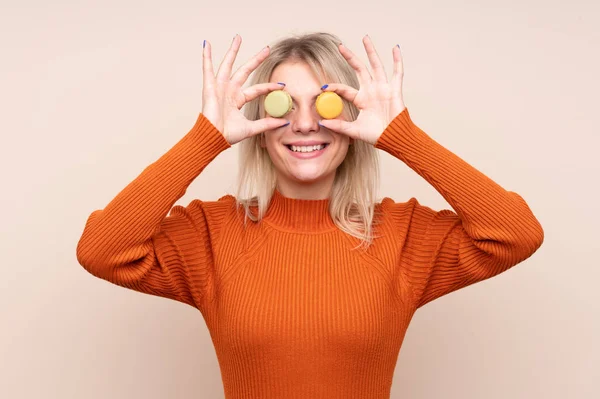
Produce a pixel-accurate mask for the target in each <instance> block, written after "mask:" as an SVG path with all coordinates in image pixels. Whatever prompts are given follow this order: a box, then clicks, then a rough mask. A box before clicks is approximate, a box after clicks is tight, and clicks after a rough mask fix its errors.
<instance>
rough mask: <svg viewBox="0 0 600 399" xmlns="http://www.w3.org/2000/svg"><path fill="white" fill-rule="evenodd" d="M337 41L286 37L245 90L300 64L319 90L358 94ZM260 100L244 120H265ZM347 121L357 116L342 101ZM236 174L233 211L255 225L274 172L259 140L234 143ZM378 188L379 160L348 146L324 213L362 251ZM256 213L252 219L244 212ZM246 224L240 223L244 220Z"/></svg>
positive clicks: (248, 107)
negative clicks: (333, 86) (342, 88)
mask: <svg viewBox="0 0 600 399" xmlns="http://www.w3.org/2000/svg"><path fill="white" fill-rule="evenodd" d="M339 43H340V40H339V38H338V37H337V36H335V35H333V34H330V33H325V32H314V33H307V34H302V35H294V36H289V37H287V38H284V39H281V40H279V41H277V42H276V43H275V44H273V45H271V50H270V54H269V56H268V57H267V58H266V59H265V60H264V61H263V62H262V63H261V64H260V65H259V66H258V68H257V69H256V70H255V71H254V72H253V75H252V76H251V77H250V80H249V82H248V83H249V85H254V84H257V83H266V82H269V81H270V79H271V74H272V73H273V70H274V69H275V68H276V67H277V66H278V65H280V64H281V63H283V62H285V61H290V60H294V61H296V60H299V61H304V62H306V63H307V64H308V65H309V66H310V67H311V69H312V71H313V72H314V73H315V75H316V76H317V77H318V78H319V79H320V82H321V84H325V83H332V82H338V83H343V84H346V85H349V86H352V87H354V88H356V89H358V88H359V83H358V79H357V77H356V72H355V71H354V70H353V69H352V67H351V66H350V65H349V64H348V62H347V61H346V59H345V58H344V57H343V56H342V55H341V54H340V52H339V50H338V44H339ZM264 97H265V96H264V95H263V96H260V97H258V98H257V99H255V100H253V101H250V102H248V103H247V104H245V106H244V107H245V108H244V110H243V112H244V115H245V116H246V118H248V119H249V120H257V119H260V118H263V117H265V115H266V113H265V110H264V106H263V102H264ZM344 112H346V114H345V115H346V117H347V120H349V121H353V120H355V119H356V117H357V116H358V112H359V111H358V109H357V108H356V106H354V105H353V104H352V103H350V102H348V101H346V100H344ZM239 144H240V145H239V172H238V182H237V194H236V200H237V205H238V207H239V206H243V207H244V209H245V214H246V217H247V218H249V219H251V220H253V221H255V222H256V221H260V219H262V218H263V216H264V215H265V213H266V212H267V209H268V206H269V203H270V200H271V197H272V195H273V191H274V189H275V187H276V171H275V167H274V165H273V162H272V161H271V158H270V156H269V154H268V152H267V150H266V148H263V147H261V142H260V135H255V136H252V137H249V138H247V139H245V140H243V141H241V142H240V143H239ZM378 187H379V157H378V154H377V150H376V149H375V148H374V147H373V146H372V145H371V144H369V143H366V142H364V141H361V140H354V143H353V144H352V145H350V146H349V147H348V153H347V154H346V157H345V159H344V161H343V162H342V163H341V164H340V166H339V167H338V168H337V170H336V175H335V179H334V183H333V187H332V190H331V193H330V201H329V212H330V215H331V218H332V219H333V221H334V223H335V224H336V226H338V227H339V228H340V230H342V231H344V232H346V233H348V234H350V235H352V236H354V237H356V238H359V239H360V240H361V243H360V245H361V246H366V247H368V246H369V245H370V244H371V243H372V240H373V238H374V234H373V225H374V219H375V203H376V194H377V193H376V191H377V189H378ZM256 206H257V207H258V213H257V215H254V214H253V212H252V210H251V209H250V207H256ZM245 219H246V218H245Z"/></svg>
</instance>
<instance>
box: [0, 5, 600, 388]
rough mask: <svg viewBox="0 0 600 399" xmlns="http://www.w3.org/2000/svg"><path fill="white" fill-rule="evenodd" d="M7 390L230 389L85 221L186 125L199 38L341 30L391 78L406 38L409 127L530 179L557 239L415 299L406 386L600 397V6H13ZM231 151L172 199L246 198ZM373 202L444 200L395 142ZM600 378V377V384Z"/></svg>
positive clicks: (6, 52) (504, 174)
mask: <svg viewBox="0 0 600 399" xmlns="http://www.w3.org/2000/svg"><path fill="white" fill-rule="evenodd" d="M1 4H2V6H1V10H0V29H1V30H2V35H1V36H0V41H1V49H2V62H1V65H0V68H1V73H0V83H1V86H0V87H1V88H2V89H1V93H2V99H1V101H2V103H1V104H0V106H1V109H2V128H1V130H0V131H1V132H2V157H1V158H0V162H1V163H2V164H1V168H0V170H1V173H2V182H3V189H2V195H1V196H0V201H1V205H2V209H3V211H4V214H5V216H4V218H3V221H2V227H1V234H2V236H1V240H0V242H1V243H2V244H1V245H2V253H3V254H4V259H3V262H2V270H3V273H2V277H1V278H0V295H2V297H1V298H0V310H1V312H2V314H1V320H2V327H1V328H0V338H1V342H2V344H1V346H0V359H1V361H0V397H2V398H42V397H43V398H146V399H149V398H222V397H223V394H222V382H221V379H220V373H219V368H218V363H217V360H216V356H215V352H214V349H213V346H212V343H211V341H210V337H209V334H208V331H207V329H206V325H205V323H204V321H203V319H202V317H201V314H200V313H198V312H197V311H195V310H194V309H192V308H191V307H188V306H185V305H182V304H179V303H177V302H174V301H169V300H165V299H162V298H157V297H152V296H149V295H142V294H139V293H136V292H133V291H128V290H125V289H122V288H119V287H117V286H113V285H111V284H109V283H106V282H103V281H101V280H98V279H96V278H94V277H93V276H91V275H90V274H88V273H87V272H85V271H84V270H83V268H81V266H79V265H78V263H77V260H76V257H75V246H76V244H77V241H78V239H79V236H80V234H81V232H82V229H83V225H84V222H85V220H86V218H87V216H88V215H89V213H90V212H91V211H92V210H94V209H99V208H102V207H104V206H105V205H106V204H107V203H108V201H110V200H111V198H112V197H113V196H114V195H116V194H117V193H118V192H119V191H120V190H121V189H122V188H123V187H125V185H126V184H127V183H128V182H130V181H131V180H132V179H134V178H135V177H136V176H137V175H138V174H139V173H140V172H141V171H142V169H143V168H144V167H145V166H147V165H148V164H150V163H151V162H153V161H154V160H156V159H157V158H158V157H159V156H160V155H161V154H163V153H164V152H165V151H167V150H168V149H169V148H170V147H171V146H172V145H173V144H175V142H176V141H177V140H179V139H180V138H181V137H182V136H183V135H184V134H185V133H187V131H188V130H189V128H190V127H191V126H192V124H193V122H194V121H195V118H196V116H197V113H198V112H199V110H200V109H201V87H202V82H201V78H202V72H201V47H202V40H203V39H209V40H211V41H212V43H213V46H214V59H215V61H216V62H220V60H221V59H222V56H223V55H224V52H225V50H226V48H227V46H228V45H229V43H230V41H231V39H232V38H233V36H234V34H235V33H240V34H241V35H242V38H243V44H242V49H241V52H240V56H239V58H238V62H237V63H236V66H239V65H241V63H242V62H244V61H246V60H247V59H248V58H249V57H250V56H251V55H253V54H254V53H255V52H256V51H258V50H259V49H260V48H261V47H262V46H264V45H266V44H268V43H270V42H272V41H274V40H275V39H277V38H280V37H282V36H284V35H286V34H288V33H292V32H304V31H312V30H328V31H331V32H333V33H336V34H338V35H340V36H341V38H342V39H343V40H344V43H345V44H346V45H347V46H349V47H350V48H351V49H353V50H354V51H355V52H356V53H359V54H360V56H361V57H362V58H363V60H364V61H366V57H365V56H364V50H363V48H362V44H361V38H362V36H363V35H364V34H366V33H369V34H370V35H371V37H372V38H373V40H374V41H375V44H376V46H377V48H378V50H379V52H380V54H381V55H382V57H384V59H385V62H386V67H387V70H388V74H391V49H392V46H393V45H395V44H396V43H400V45H401V47H402V50H403V54H404V64H405V84H404V87H405V88H404V95H405V100H406V104H407V106H408V108H409V110H410V111H411V115H412V117H413V119H414V120H415V122H416V123H417V124H418V125H419V126H420V127H422V128H423V129H424V130H425V131H426V132H428V133H429V134H430V135H431V136H432V137H434V138H435V139H436V140H438V141H439V142H440V143H442V144H443V145H445V146H447V147H448V148H449V149H451V150H452V151H454V152H455V153H457V154H458V155H460V156H461V157H463V158H464V159H465V160H467V161H468V162H470V163H471V164H473V165H474V166H476V167H477V168H479V169H480V170H481V171H483V172H484V173H486V174H488V175H489V176H490V177H492V178H493V179H494V180H496V181H497V182H498V183H500V184H501V185H503V186H504V187H505V188H506V189H510V190H513V191H517V192H519V193H520V194H521V195H523V197H524V198H525V199H526V200H527V201H528V203H529V204H530V206H531V208H532V209H533V210H534V213H535V214H536V216H537V217H538V218H539V219H540V221H541V223H542V225H543V227H544V229H545V232H546V239H545V242H544V245H543V246H542V248H541V249H540V250H539V251H538V252H537V253H536V254H535V255H534V256H533V257H532V258H530V259H528V260H526V261H525V262H523V263H522V264H521V265H519V266H517V267H516V268H514V269H512V270H511V271H509V272H507V273H505V274H503V275H500V276H498V277H496V278H494V279H492V280H489V281H486V282H483V283H480V284H477V285H475V286H472V287H469V288H466V289H464V290H461V291H459V292H456V293H454V294H450V295H448V296H446V297H444V298H441V299H439V300H437V301H435V302H433V303H431V304H430V305H427V306H426V307H424V308H423V309H421V310H420V311H418V312H417V314H416V315H415V318H414V319H413V322H412V324H411V326H410V328H409V330H408V333H407V336H406V339H405V342H404V346H403V348H402V351H401V353H400V357H399V360H398V364H397V368H396V373H395V379H394V383H393V387H392V398H414V399H425V398H428V399H429V398H489V399H492V398H511V399H513V398H592V397H600V396H598V395H600V394H599V392H600V389H599V388H598V387H597V384H598V382H597V381H598V378H597V377H599V376H600V371H599V368H598V362H599V361H600V350H599V345H598V341H597V339H598V337H599V336H600V312H599V305H598V303H599V299H600V294H599V293H598V291H599V289H598V286H599V284H598V280H599V279H600V271H599V269H600V268H599V266H600V262H599V261H598V250H599V249H600V244H598V231H599V229H598V223H599V222H600V220H599V217H598V210H597V207H598V201H599V199H600V198H599V195H598V190H599V189H598V183H597V175H598V172H599V161H598V154H597V151H598V147H599V146H600V139H599V133H600V132H599V129H598V106H599V105H600V104H599V100H598V97H599V96H598V92H599V89H600V84H599V79H598V76H597V73H598V71H599V70H600V55H599V49H600V37H599V36H600V29H599V28H598V26H600V6H598V3H597V2H595V1H592V0H588V1H583V0H577V1H572V2H569V3H568V5H567V2H565V1H555V0H543V1H542V0H535V1H533V0H528V1H517V0H508V1H501V2H500V1H498V2H491V1H490V2H482V1H464V0H463V1H453V2H445V1H436V2H433V1H411V2H408V1H406V2H403V1H391V0H388V1H368V2H363V3H358V2H356V3H354V4H351V3H349V2H347V3H344V4H342V3H338V2H331V3H329V4H328V3H327V2H323V1H303V2H301V3H293V2H283V3H282V6H281V7H280V8H274V6H272V5H271V4H270V2H262V3H261V2H242V1H239V0H236V1H235V2H233V1H213V2H210V3H209V2H201V1H173V2H170V3H169V5H167V2H164V1H161V2H159V1H147V0H146V1H142V0H119V1H116V0H110V1H108V0H104V1H75V0H72V1H66V0H65V1H53V2H46V1H41V0H37V1H19V2H16V1H15V2H10V3H9V2H8V1H2V3H1ZM236 164H237V148H235V147H234V148H232V149H230V150H228V151H226V152H224V153H223V154H221V155H220V156H219V157H218V158H217V159H216V160H215V161H214V162H213V163H211V164H210V165H209V167H208V168H207V169H206V170H205V172H204V173H203V174H202V175H201V176H200V177H199V178H198V179H197V180H196V181H194V183H193V184H192V185H191V186H190V188H189V190H188V192H187V194H186V195H185V196H184V197H183V198H182V199H181V200H180V201H178V203H179V204H187V203H188V202H189V201H190V200H191V199H193V198H202V199H205V200H210V199H217V198H218V197H219V196H221V195H224V194H225V193H231V192H232V190H233V182H234V179H235V171H236V168H235V166H236ZM382 171H383V176H382V180H383V181H382V186H381V190H380V196H391V197H392V198H394V199H396V200H406V199H408V198H410V197H411V196H415V197H417V198H418V199H419V200H420V202H421V203H423V204H427V205H429V206H431V207H434V208H437V209H441V208H443V207H447V206H448V204H447V203H446V202H445V201H444V200H443V198H442V197H441V196H440V195H439V194H438V193H437V192H436V191H435V190H434V189H433V188H432V187H431V186H429V184H428V183H427V182H425V181H424V180H423V179H421V178H420V177H419V176H418V175H417V174H416V173H414V172H413V171H412V170H410V169H409V168H408V167H406V165H404V164H403V163H402V162H401V161H399V160H396V159H393V158H392V157H391V156H389V155H388V154H385V153H382ZM594 380H595V381H596V382H594Z"/></svg>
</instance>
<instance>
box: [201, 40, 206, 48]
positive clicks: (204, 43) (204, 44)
mask: <svg viewBox="0 0 600 399" xmlns="http://www.w3.org/2000/svg"><path fill="white" fill-rule="evenodd" d="M204 46H206V40H204V42H203V43H202V48H204Z"/></svg>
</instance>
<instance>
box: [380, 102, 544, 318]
mask: <svg viewBox="0 0 600 399" xmlns="http://www.w3.org/2000/svg"><path fill="white" fill-rule="evenodd" d="M376 147H377V148H380V149H382V150H384V151H386V152H388V153H390V154H392V155H393V156H395V157H397V158H398V159H400V160H402V161H403V162H405V163H406V164H407V165H408V166H409V167H410V168H412V169H413V170H414V171H415V172H417V173H418V174H419V175H420V176H421V177H423V178H424V179H425V180H427V181H428V182H429V183H430V184H431V185H432V186H433V187H435V189H436V190H437V191H438V192H439V193H440V194H441V195H442V196H443V197H444V198H445V199H446V201H448V203H449V204H450V205H451V206H452V208H453V209H454V211H451V210H441V211H434V210H432V209H430V208H429V207H426V206H422V205H420V204H419V203H418V202H417V200H415V199H414V198H413V199H411V200H410V201H409V202H408V203H405V204H394V203H391V202H390V201H389V200H388V201H386V204H385V206H387V207H388V209H389V210H390V211H391V212H392V213H393V214H394V215H395V217H396V220H397V222H398V225H399V226H401V227H402V228H404V227H405V226H410V227H409V229H408V231H407V232H406V233H407V236H406V242H405V248H404V252H405V255H404V256H403V259H402V260H401V262H402V264H401V265H400V267H402V268H403V270H402V273H404V274H405V275H406V278H407V280H408V282H409V283H410V285H411V286H412V289H413V291H414V292H415V294H416V304H417V307H420V306H423V305H424V304H426V303H428V302H430V301H432V300H434V299H436V298H439V297H440V296H442V295H445V294H448V293H450V292H452V291H455V290H457V289H460V288H462V287H465V286H467V285H470V284H473V283H475V282H478V281H482V280H484V279H487V278H490V277H492V276H495V275H497V274H499V273H501V272H503V271H505V270H507V269H508V268H510V267H512V266H514V265H516V264H518V263H519V262H521V261H523V260H525V259H527V258H528V257H530V256H531V255H532V254H533V253H534V252H535V251H536V250H537V249H538V248H539V247H540V245H542V242H543V240H544V231H543V229H542V227H541V225H540V223H539V221H538V220H537V219H536V217H535V216H534V215H533V213H532V211H531V209H530V208H529V206H528V205H527V203H526V202H525V200H524V199H523V198H522V197H521V196H520V195H519V194H517V193H515V192H512V191H507V190H505V189H504V188H502V187H501V186H500V185H498V184H497V183H495V182H494V181H493V180H491V179H490V178H489V177H487V176H486V175H484V174H483V173H481V172H480V171H478V170H477V169H475V168H474V167H472V166H471V165H469V164H468V163H467V162H465V161H464V160H462V159H461V158H460V157H458V156H457V155H456V154H454V153H452V152H451V151H449V150H448V149H446V148H445V147H443V146H442V145H440V144H439V143H438V142H436V141H435V140H433V139H432V138H431V137H430V136H428V135H427V134H426V133H425V132H423V130H421V129H420V128H419V127H417V126H416V125H415V124H414V123H413V122H412V120H411V118H410V115H409V113H408V110H407V109H405V110H404V111H403V112H402V113H401V114H399V115H398V117H397V118H396V119H394V120H393V121H392V123H391V124H390V125H389V126H388V128H387V129H386V130H385V132H384V133H383V134H382V135H381V137H380V138H379V140H378V141H377V143H376ZM407 207H408V208H409V209H407Z"/></svg>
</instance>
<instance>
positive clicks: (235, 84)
mask: <svg viewBox="0 0 600 399" xmlns="http://www.w3.org/2000/svg"><path fill="white" fill-rule="evenodd" d="M241 42H242V38H241V36H240V35H235V37H234V38H233V42H232V43H231V47H230V48H229V51H228V52H227V54H226V55H225V58H224V59H223V62H222V63H221V65H220V66H219V70H218V71H217V75H216V76H215V73H214V71H213V65H212V57H211V45H210V43H209V42H208V41H206V42H205V46H204V48H203V53H202V54H203V56H202V64H203V75H204V76H203V86H202V114H203V115H204V116H205V117H206V118H207V119H208V120H209V121H210V122H211V123H212V124H213V125H214V126H215V127H216V128H217V129H218V130H219V131H220V132H221V133H222V134H223V136H224V137H225V139H226V140H227V142H229V144H231V145H233V144H235V143H238V142H240V141H242V140H244V139H245V138H248V137H251V136H254V135H256V134H259V133H261V132H264V131H265V130H270V129H275V128H278V127H280V126H282V125H285V124H286V123H287V122H288V121H287V120H285V119H283V118H272V117H266V118H262V119H258V120H255V121H250V120H248V119H247V118H246V117H245V116H244V114H243V113H242V111H241V110H240V109H241V108H242V106H243V105H244V104H245V103H247V102H249V101H252V100H253V99H255V98H257V97H258V96H260V95H262V94H267V93H269V92H270V91H273V90H279V89H281V88H282V86H281V85H280V84H278V83H260V84H256V85H254V86H250V87H248V88H242V86H243V85H244V83H245V82H246V80H247V79H248V77H249V76H250V74H251V73H252V71H254V70H255V69H256V68H257V67H258V66H259V65H260V63H261V62H263V60H264V59H265V58H267V56H268V55H269V51H270V48H269V46H267V47H265V48H263V49H262V50H261V51H260V52H259V53H258V54H256V55H255V56H254V57H252V59H250V61H248V62H246V63H245V64H244V65H243V66H241V67H240V68H239V69H238V70H237V71H236V72H235V73H234V74H233V75H232V74H231V68H232V66H233V63H234V61H235V57H236V55H237V52H238V50H239V48H240V44H241Z"/></svg>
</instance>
